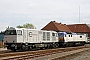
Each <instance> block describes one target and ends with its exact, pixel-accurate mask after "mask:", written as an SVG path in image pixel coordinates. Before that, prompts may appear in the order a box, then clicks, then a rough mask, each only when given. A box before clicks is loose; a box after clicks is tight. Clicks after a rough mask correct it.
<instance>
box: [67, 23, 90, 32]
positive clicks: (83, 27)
mask: <svg viewBox="0 0 90 60" xmlns="http://www.w3.org/2000/svg"><path fill="white" fill-rule="evenodd" d="M67 26H68V28H69V29H70V30H71V31H72V32H90V28H89V27H88V26H87V24H72V25H67Z"/></svg>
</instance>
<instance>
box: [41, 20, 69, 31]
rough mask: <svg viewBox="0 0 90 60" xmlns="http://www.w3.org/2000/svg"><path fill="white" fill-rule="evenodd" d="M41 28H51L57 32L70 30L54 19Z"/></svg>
mask: <svg viewBox="0 0 90 60" xmlns="http://www.w3.org/2000/svg"><path fill="white" fill-rule="evenodd" d="M41 30H51V31H57V32H71V30H70V29H69V28H68V27H67V25H65V24H61V23H58V22H55V21H51V22H50V23H48V24H47V25H46V26H45V27H44V28H42V29H41Z"/></svg>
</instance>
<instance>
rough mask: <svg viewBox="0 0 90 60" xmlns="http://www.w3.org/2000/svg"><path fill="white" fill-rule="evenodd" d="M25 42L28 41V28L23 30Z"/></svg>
mask: <svg viewBox="0 0 90 60" xmlns="http://www.w3.org/2000/svg"><path fill="white" fill-rule="evenodd" d="M23 42H24V43H26V42H28V30H26V29H25V30H23Z"/></svg>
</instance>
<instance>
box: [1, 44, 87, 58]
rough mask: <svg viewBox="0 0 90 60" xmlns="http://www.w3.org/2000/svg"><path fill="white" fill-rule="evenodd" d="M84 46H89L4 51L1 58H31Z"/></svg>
mask: <svg viewBox="0 0 90 60" xmlns="http://www.w3.org/2000/svg"><path fill="white" fill-rule="evenodd" d="M82 48H88V47H86V46H78V47H67V48H55V49H47V50H37V51H26V52H12V53H3V54H0V60H12V59H17V60H18V59H21V60H25V59H31V58H36V57H41V56H46V55H51V54H57V53H63V52H68V51H73V50H77V49H82Z"/></svg>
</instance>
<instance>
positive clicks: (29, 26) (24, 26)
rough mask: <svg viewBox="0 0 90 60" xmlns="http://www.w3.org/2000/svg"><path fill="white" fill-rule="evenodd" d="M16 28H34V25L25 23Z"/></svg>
mask: <svg viewBox="0 0 90 60" xmlns="http://www.w3.org/2000/svg"><path fill="white" fill-rule="evenodd" d="M17 28H30V29H36V27H35V26H34V25H33V24H29V23H26V24H24V25H23V26H21V25H19V26H17Z"/></svg>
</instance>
